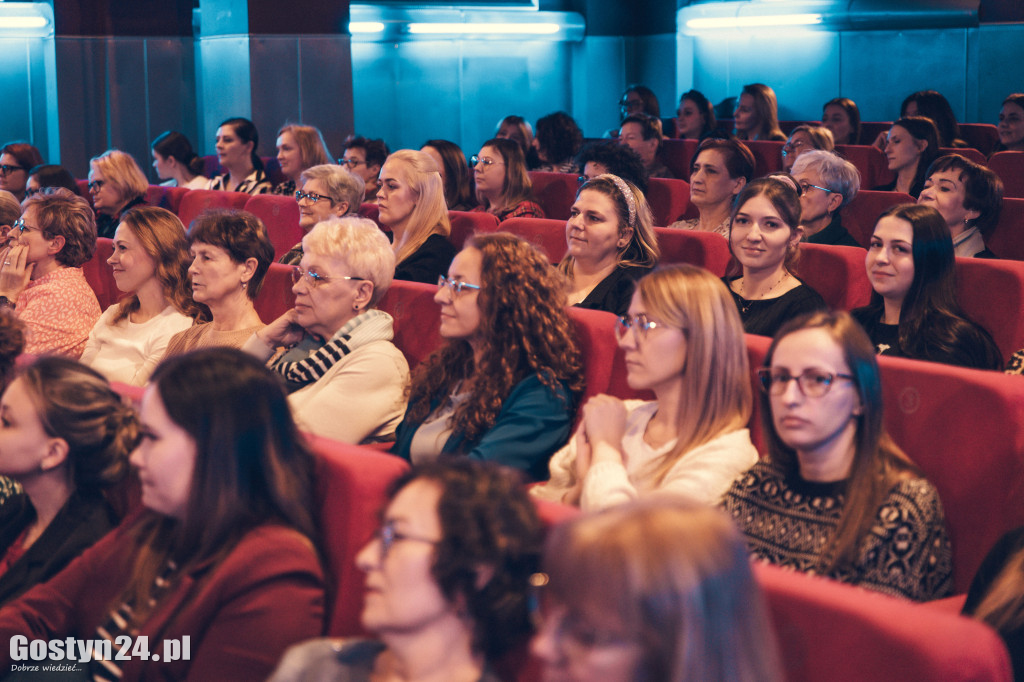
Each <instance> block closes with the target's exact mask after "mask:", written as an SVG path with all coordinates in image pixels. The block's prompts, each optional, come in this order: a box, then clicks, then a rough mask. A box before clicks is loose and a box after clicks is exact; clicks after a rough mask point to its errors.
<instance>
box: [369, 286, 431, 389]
mask: <svg viewBox="0 0 1024 682" xmlns="http://www.w3.org/2000/svg"><path fill="white" fill-rule="evenodd" d="M435 294H437V285H436V284H423V283H421V282H406V281H403V280H398V279H396V280H394V281H393V282H392V283H391V288H390V289H388V292H387V293H386V294H384V297H383V298H382V299H381V300H380V303H379V304H378V306H377V307H378V308H380V309H381V310H383V311H384V312H386V313H388V314H390V315H391V317H393V318H395V339H394V343H395V346H397V347H398V349H399V350H400V351H402V354H403V355H405V359H406V361H408V363H409V369H415V368H416V366H417V365H419V364H420V362H421V361H422V360H423V359H424V358H426V357H427V356H428V355H430V353H432V352H433V351H434V349H435V348H437V347H438V346H439V345H441V335H440V333H439V331H438V330H439V328H440V326H441V318H440V316H439V312H438V306H437V304H436V303H434V295H435Z"/></svg>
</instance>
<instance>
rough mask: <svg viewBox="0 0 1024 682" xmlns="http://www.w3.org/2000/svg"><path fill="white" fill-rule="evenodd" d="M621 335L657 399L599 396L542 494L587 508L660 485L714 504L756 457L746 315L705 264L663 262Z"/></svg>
mask: <svg viewBox="0 0 1024 682" xmlns="http://www.w3.org/2000/svg"><path fill="white" fill-rule="evenodd" d="M615 337H616V339H617V340H618V344H619V347H620V348H621V349H622V350H623V351H624V353H625V358H626V368H627V372H628V374H627V380H628V381H629V387H630V388H632V389H634V390H637V391H651V392H653V393H654V398H655V399H654V400H619V399H618V398H614V397H612V396H608V395H600V396H596V397H594V398H591V399H590V400H589V401H588V402H587V404H586V405H584V406H583V418H582V420H581V421H580V426H579V428H578V429H577V430H576V436H575V437H574V438H573V439H572V440H571V441H570V442H569V445H567V446H566V447H564V448H562V449H561V450H559V451H558V452H557V453H556V454H555V455H554V457H552V459H551V480H549V481H548V482H547V483H545V484H543V485H542V486H539V487H537V488H535V489H534V491H535V494H537V495H538V496H540V497H543V498H546V499H554V500H557V501H559V502H565V503H567V504H578V505H580V506H581V507H582V508H583V509H584V510H591V509H600V508H603V507H609V506H612V505H616V504H621V503H623V502H626V501H628V500H631V499H636V498H637V497H643V496H647V495H651V494H653V493H659V494H660V493H680V494H684V495H686V496H687V497H689V498H691V499H693V500H695V501H699V502H702V503H705V504H708V505H712V504H715V503H716V502H718V500H719V498H721V496H722V495H723V494H724V493H725V492H726V491H727V490H728V489H729V486H730V485H731V484H732V482H733V480H734V479H735V478H736V477H737V476H739V475H740V474H741V473H743V472H744V471H746V470H747V469H748V468H749V467H751V466H752V465H753V464H754V463H755V462H756V461H757V450H756V449H755V448H754V446H753V444H751V442H750V433H749V431H748V430H747V429H746V423H747V420H748V419H749V418H750V410H751V401H752V398H751V394H750V374H749V371H748V365H747V350H746V345H745V343H744V340H743V325H742V324H741V323H740V318H739V314H738V313H737V312H736V306H735V305H733V303H732V300H731V298H730V297H729V293H728V291H726V289H725V286H724V285H723V284H722V282H721V281H720V280H718V278H716V277H715V276H714V275H712V274H711V273H710V272H708V271H707V270H704V269H702V268H698V267H695V266H692V265H674V266H663V267H660V268H658V269H656V270H655V271H654V272H652V273H651V274H649V275H647V276H646V277H644V278H643V279H641V280H640V281H639V282H638V283H637V291H636V293H635V294H633V300H632V303H630V306H629V312H628V314H627V315H625V316H623V317H620V318H619V320H618V323H617V325H616V327H615Z"/></svg>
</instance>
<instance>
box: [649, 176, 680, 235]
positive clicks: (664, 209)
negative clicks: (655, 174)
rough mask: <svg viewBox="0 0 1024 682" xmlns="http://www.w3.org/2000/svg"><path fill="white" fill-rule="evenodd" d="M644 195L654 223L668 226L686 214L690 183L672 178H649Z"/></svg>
mask: <svg viewBox="0 0 1024 682" xmlns="http://www.w3.org/2000/svg"><path fill="white" fill-rule="evenodd" d="M646 196H647V203H648V204H650V206H651V214H652V215H653V217H654V224H655V225H661V226H662V227H668V226H669V225H671V224H672V223H674V222H675V221H677V220H680V219H682V218H683V217H684V216H685V215H686V213H687V209H689V207H690V183H688V182H686V181H685V180H674V179H672V178H650V179H649V180H648V181H647V195H646Z"/></svg>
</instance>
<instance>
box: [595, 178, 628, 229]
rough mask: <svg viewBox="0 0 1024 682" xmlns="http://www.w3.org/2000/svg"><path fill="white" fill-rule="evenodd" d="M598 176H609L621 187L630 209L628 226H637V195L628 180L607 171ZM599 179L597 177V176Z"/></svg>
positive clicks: (620, 189)
mask: <svg viewBox="0 0 1024 682" xmlns="http://www.w3.org/2000/svg"><path fill="white" fill-rule="evenodd" d="M597 177H598V178H608V179H609V180H611V181H612V182H614V183H615V186H616V187H618V188H619V192H621V193H622V198H623V199H625V200H626V207H627V208H628V209H629V223H628V224H627V227H635V226H636V196H634V194H633V190H631V189H630V188H629V185H627V184H626V181H625V180H623V179H622V178H620V177H619V176H618V175H612V174H611V173H605V174H604V175H599V176H597ZM595 179H597V178H595Z"/></svg>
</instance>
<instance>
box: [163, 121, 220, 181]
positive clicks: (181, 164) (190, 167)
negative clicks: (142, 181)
mask: <svg viewBox="0 0 1024 682" xmlns="http://www.w3.org/2000/svg"><path fill="white" fill-rule="evenodd" d="M150 149H151V151H152V153H153V169H154V170H155V171H156V175H157V177H158V178H160V179H161V180H166V181H167V182H165V183H163V184H165V185H168V186H170V187H184V188H186V189H206V187H207V186H208V185H209V184H210V179H209V178H207V177H206V176H205V175H203V170H204V168H203V167H204V162H203V157H201V156H199V155H198V154H196V152H195V150H194V149H192V143H191V142H189V141H188V138H187V137H185V136H184V135H182V134H181V133H179V132H176V131H174V130H167V131H164V132H162V133H160V134H159V135H157V137H156V139H155V140H153V144H151V145H150Z"/></svg>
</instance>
